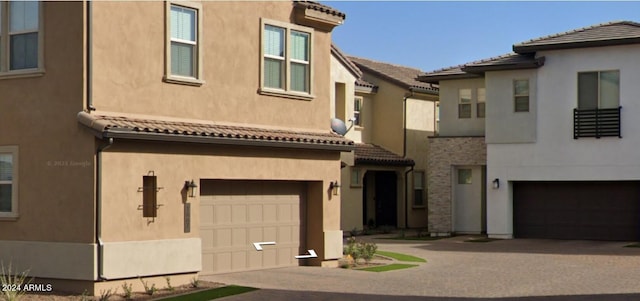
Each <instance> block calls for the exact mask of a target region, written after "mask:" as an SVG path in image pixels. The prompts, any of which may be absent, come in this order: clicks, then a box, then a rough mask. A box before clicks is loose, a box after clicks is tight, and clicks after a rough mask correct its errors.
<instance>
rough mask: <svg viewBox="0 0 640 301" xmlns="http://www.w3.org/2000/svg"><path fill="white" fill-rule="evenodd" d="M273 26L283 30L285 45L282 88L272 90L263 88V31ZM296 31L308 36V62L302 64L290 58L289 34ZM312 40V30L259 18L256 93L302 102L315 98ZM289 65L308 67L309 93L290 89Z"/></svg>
mask: <svg viewBox="0 0 640 301" xmlns="http://www.w3.org/2000/svg"><path fill="white" fill-rule="evenodd" d="M267 25H269V26H274V27H279V28H282V29H284V32H285V33H284V36H285V43H284V77H283V79H284V88H283V89H278V88H272V87H267V86H265V78H264V68H265V67H264V66H265V65H264V64H265V53H264V31H265V26H267ZM292 31H298V32H303V33H306V34H308V35H309V61H308V62H304V61H300V60H294V59H292V58H291V49H290V45H291V43H290V40H291V32H292ZM313 39H314V33H313V28H310V27H305V26H300V25H296V24H291V23H286V22H282V21H276V20H270V19H265V18H261V19H260V88H259V89H258V92H259V93H260V94H263V95H271V96H280V97H287V98H295V99H303V100H311V99H313V98H315V96H314V95H313V92H314V87H313V83H314V80H313V79H314V76H313V73H314V60H313V44H314V43H313ZM268 57H269V58H276V59H280V60H281V59H282V58H281V57H273V56H268ZM291 63H305V64H308V66H309V71H308V72H309V83H308V84H309V91H308V92H301V91H294V90H292V89H291Z"/></svg>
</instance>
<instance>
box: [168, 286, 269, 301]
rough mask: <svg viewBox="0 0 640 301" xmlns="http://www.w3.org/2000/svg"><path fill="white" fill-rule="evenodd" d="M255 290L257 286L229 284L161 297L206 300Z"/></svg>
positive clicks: (173, 300)
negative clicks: (191, 292)
mask: <svg viewBox="0 0 640 301" xmlns="http://www.w3.org/2000/svg"><path fill="white" fill-rule="evenodd" d="M255 290H257V288H253V287H246V286H237V285H229V286H225V287H219V288H213V289H209V290H206V291H199V292H197V293H193V294H186V295H181V296H175V297H169V298H166V299H162V301H206V300H212V299H218V298H222V297H227V296H232V295H238V294H244V293H248V292H251V291H255Z"/></svg>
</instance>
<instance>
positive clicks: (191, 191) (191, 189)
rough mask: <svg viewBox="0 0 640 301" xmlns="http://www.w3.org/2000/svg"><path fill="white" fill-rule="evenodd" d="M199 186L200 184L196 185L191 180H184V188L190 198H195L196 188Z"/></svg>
mask: <svg viewBox="0 0 640 301" xmlns="http://www.w3.org/2000/svg"><path fill="white" fill-rule="evenodd" d="M197 188H198V185H196V183H195V182H194V181H193V180H191V181H184V189H185V190H186V191H187V196H188V197H190V198H194V197H196V189H197Z"/></svg>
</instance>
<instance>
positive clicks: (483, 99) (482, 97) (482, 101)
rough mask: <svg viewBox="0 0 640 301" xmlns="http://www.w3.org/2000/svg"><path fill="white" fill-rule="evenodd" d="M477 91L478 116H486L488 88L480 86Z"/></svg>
mask: <svg viewBox="0 0 640 301" xmlns="http://www.w3.org/2000/svg"><path fill="white" fill-rule="evenodd" d="M476 93H477V97H476V117H478V118H485V116H486V114H487V89H485V88H478V89H477V91H476ZM481 107H482V108H481Z"/></svg>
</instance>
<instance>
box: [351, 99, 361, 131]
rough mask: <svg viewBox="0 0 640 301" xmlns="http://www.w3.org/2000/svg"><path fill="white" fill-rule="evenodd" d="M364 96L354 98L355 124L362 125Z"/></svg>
mask: <svg viewBox="0 0 640 301" xmlns="http://www.w3.org/2000/svg"><path fill="white" fill-rule="evenodd" d="M361 111H362V97H356V98H354V99H353V118H355V120H354V121H353V124H354V125H356V126H362V114H361Z"/></svg>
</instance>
